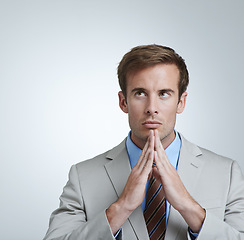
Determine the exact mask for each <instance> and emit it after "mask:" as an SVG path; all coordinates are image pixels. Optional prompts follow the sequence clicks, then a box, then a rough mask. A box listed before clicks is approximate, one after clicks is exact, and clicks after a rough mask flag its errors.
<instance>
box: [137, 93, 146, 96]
mask: <svg viewBox="0 0 244 240" xmlns="http://www.w3.org/2000/svg"><path fill="white" fill-rule="evenodd" d="M136 96H139V97H142V96H145V93H144V92H137V93H136Z"/></svg>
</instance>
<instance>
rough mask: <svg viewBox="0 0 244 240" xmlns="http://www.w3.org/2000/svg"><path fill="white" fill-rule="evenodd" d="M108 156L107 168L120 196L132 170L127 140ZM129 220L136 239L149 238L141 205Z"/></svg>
mask: <svg viewBox="0 0 244 240" xmlns="http://www.w3.org/2000/svg"><path fill="white" fill-rule="evenodd" d="M107 158H108V159H111V160H112V161H110V162H108V163H107V164H106V165H105V169H106V171H107V174H108V176H109V178H110V180H111V182H112V184H113V187H114V190H115V192H116V194H117V196H118V198H119V196H120V195H121V193H122V191H123V189H124V186H125V184H126V182H127V179H128V177H129V175H130V172H131V166H130V162H129V157H128V153H127V150H126V147H125V140H124V141H123V142H122V143H121V144H120V145H118V146H117V147H115V148H114V149H112V150H111V151H110V152H109V153H108V155H107ZM128 222H129V224H130V226H131V228H132V230H133V232H134V234H135V235H134V236H133V237H135V236H136V238H135V239H140V240H141V239H143V240H149V237H148V233H147V228H146V224H145V220H144V216H143V213H142V209H141V206H139V207H138V208H137V209H135V210H134V211H133V212H132V214H131V215H130V217H129V218H128ZM124 231H126V229H124ZM124 234H126V232H124ZM128 234H129V235H130V234H131V233H129V232H128ZM130 239H132V238H130Z"/></svg>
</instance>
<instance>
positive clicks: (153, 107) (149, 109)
mask: <svg viewBox="0 0 244 240" xmlns="http://www.w3.org/2000/svg"><path fill="white" fill-rule="evenodd" d="M146 114H148V115H154V114H158V104H157V100H156V99H155V97H149V98H148V102H147V106H146Z"/></svg>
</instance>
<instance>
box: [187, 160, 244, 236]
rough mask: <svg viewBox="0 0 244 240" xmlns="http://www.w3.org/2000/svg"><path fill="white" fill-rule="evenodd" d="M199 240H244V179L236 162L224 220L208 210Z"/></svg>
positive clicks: (232, 171)
mask: <svg viewBox="0 0 244 240" xmlns="http://www.w3.org/2000/svg"><path fill="white" fill-rule="evenodd" d="M188 239H190V238H189V236H188ZM197 239H198V240H205V239H208V240H214V239H225V240H244V177H243V175H242V173H241V169H240V167H239V166H238V164H237V163H236V162H235V161H234V162H233V163H232V166H231V173H230V184H229V191H228V196H227V202H226V206H225V211H224V219H220V218H219V217H217V216H215V215H214V214H213V213H211V212H209V211H208V210H206V218H205V221H204V223H203V226H202V229H201V231H200V233H199V236H198V238H197Z"/></svg>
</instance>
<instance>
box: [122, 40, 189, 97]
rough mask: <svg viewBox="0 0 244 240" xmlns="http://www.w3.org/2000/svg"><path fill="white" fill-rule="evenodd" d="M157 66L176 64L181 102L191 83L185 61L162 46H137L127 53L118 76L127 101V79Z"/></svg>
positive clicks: (171, 50) (170, 49)
mask: <svg viewBox="0 0 244 240" xmlns="http://www.w3.org/2000/svg"><path fill="white" fill-rule="evenodd" d="M157 64H175V65H176V66H177V68H178V70H179V73H180V79H179V83H178V89H179V100H180V97H181V95H182V93H183V92H185V91H186V89H187V86H188V83H189V74H188V71H187V67H186V64H185V60H184V59H183V58H182V57H181V56H179V55H178V54H177V53H176V52H175V51H174V50H173V49H172V48H169V47H165V46H161V45H156V44H152V45H143V46H137V47H134V48H132V49H131V51H130V52H128V53H126V54H125V55H124V57H123V58H122V60H121V61H120V63H119V66H118V70H117V74H118V78H119V85H120V88H121V90H122V92H123V94H124V96H125V99H126V87H127V78H128V76H129V75H130V74H132V73H136V72H137V71H139V70H142V69H145V68H148V67H152V66H154V65H157Z"/></svg>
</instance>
